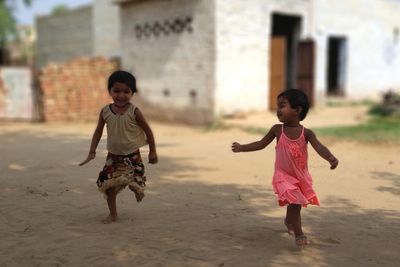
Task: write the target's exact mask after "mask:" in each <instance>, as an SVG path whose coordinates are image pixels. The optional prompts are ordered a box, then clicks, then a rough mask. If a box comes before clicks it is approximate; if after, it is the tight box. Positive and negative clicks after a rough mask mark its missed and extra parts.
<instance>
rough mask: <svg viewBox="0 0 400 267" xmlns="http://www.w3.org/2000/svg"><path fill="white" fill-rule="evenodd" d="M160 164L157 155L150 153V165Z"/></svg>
mask: <svg viewBox="0 0 400 267" xmlns="http://www.w3.org/2000/svg"><path fill="white" fill-rule="evenodd" d="M157 162H158V158H157V153H156V152H149V163H151V164H156V163H157Z"/></svg>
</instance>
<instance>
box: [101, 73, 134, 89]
mask: <svg viewBox="0 0 400 267" xmlns="http://www.w3.org/2000/svg"><path fill="white" fill-rule="evenodd" d="M116 82H119V83H124V84H126V86H128V87H129V89H131V91H132V93H135V92H136V91H137V89H136V79H135V76H133V75H132V74H130V73H129V72H127V71H123V70H117V71H114V72H113V73H112V74H111V75H110V77H109V78H108V92H110V91H111V88H112V87H113V85H114V83H116Z"/></svg>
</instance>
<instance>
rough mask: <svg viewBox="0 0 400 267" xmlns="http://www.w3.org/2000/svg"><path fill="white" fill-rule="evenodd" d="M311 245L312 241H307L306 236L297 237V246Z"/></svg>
mask: <svg viewBox="0 0 400 267" xmlns="http://www.w3.org/2000/svg"><path fill="white" fill-rule="evenodd" d="M310 244H311V242H310V240H308V239H307V236H305V235H299V236H296V245H298V246H305V245H310Z"/></svg>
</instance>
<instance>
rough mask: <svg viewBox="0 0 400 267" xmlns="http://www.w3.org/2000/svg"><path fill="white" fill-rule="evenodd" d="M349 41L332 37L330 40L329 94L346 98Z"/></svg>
mask: <svg viewBox="0 0 400 267" xmlns="http://www.w3.org/2000/svg"><path fill="white" fill-rule="evenodd" d="M346 61H347V40H346V38H343V37H330V38H329V40H328V73H327V94H328V95H332V96H344V94H345V82H346V80H345V79H346Z"/></svg>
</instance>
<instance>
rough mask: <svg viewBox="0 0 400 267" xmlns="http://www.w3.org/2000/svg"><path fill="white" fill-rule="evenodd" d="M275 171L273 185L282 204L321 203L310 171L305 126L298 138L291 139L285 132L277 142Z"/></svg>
mask: <svg viewBox="0 0 400 267" xmlns="http://www.w3.org/2000/svg"><path fill="white" fill-rule="evenodd" d="M275 150H276V159H275V172H274V177H273V179H272V185H273V188H274V191H275V193H276V194H277V196H278V201H279V204H280V205H281V206H284V205H287V204H302V205H303V206H306V205H307V204H314V205H319V200H318V198H317V196H316V194H315V192H314V189H313V187H312V178H311V175H310V173H309V172H308V166H307V160H308V153H307V141H306V138H305V136H304V127H303V129H302V131H301V134H300V136H299V137H298V138H297V139H290V138H289V137H287V136H286V134H285V133H284V132H283V125H282V133H281V136H280V138H279V140H278V142H277V144H276V147H275Z"/></svg>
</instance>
